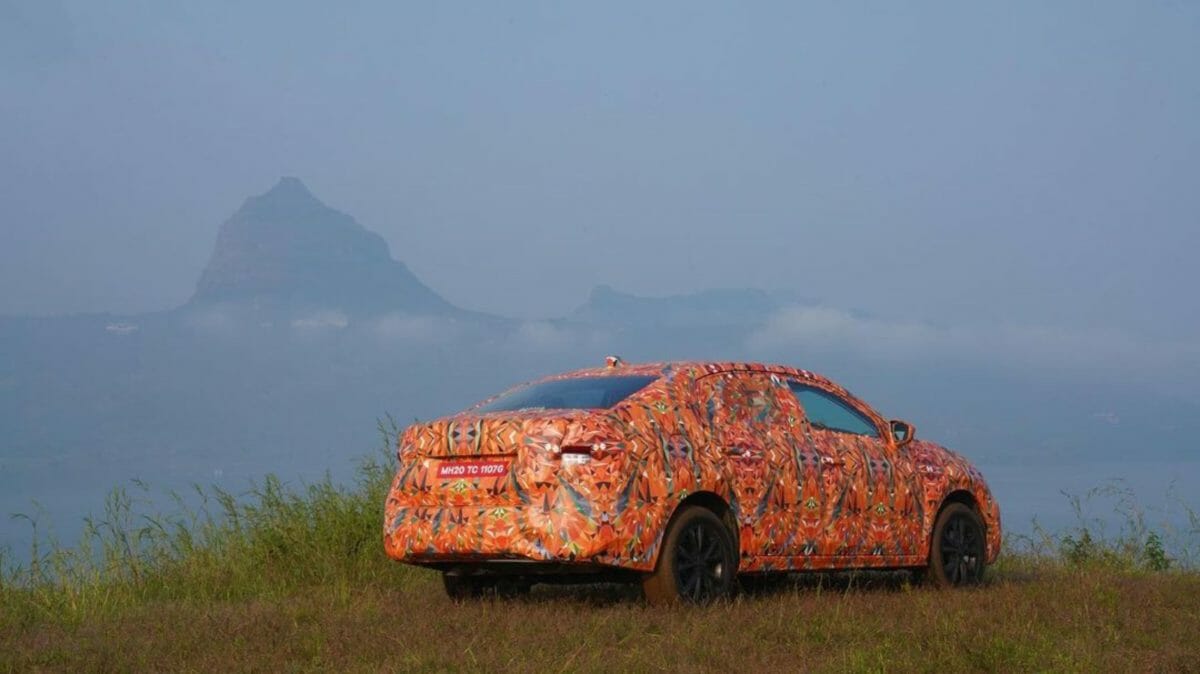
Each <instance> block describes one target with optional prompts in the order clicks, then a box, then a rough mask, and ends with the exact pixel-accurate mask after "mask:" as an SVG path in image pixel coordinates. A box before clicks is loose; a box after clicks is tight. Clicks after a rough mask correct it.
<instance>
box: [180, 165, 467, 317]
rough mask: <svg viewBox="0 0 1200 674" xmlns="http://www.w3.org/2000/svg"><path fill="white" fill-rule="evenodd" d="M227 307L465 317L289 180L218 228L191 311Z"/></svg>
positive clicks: (369, 236)
mask: <svg viewBox="0 0 1200 674" xmlns="http://www.w3.org/2000/svg"><path fill="white" fill-rule="evenodd" d="M226 303H231V304H250V305H253V306H256V307H259V308H264V309H271V310H283V311H287V312H295V313H300V312H312V311H321V310H326V311H340V312H345V313H348V314H360V315H361V314H378V313H385V312H391V311H401V312H406V313H414V314H433V315H450V314H459V313H462V311H461V310H460V309H458V308H457V307H455V306H453V305H452V304H450V303H449V302H447V301H446V300H444V299H442V297H441V296H439V295H438V294H437V293H435V292H434V291H432V290H430V289H429V287H428V286H426V285H425V284H423V283H421V281H420V280H419V279H417V277H416V276H414V275H413V273H412V272H411V271H409V269H408V267H407V266H405V265H404V263H403V262H400V261H397V260H395V259H393V258H392V256H391V252H390V251H389V250H388V245H387V242H385V241H384V240H383V237H381V236H379V235H378V234H376V233H374V232H371V231H369V230H367V229H366V228H365V227H363V226H362V225H360V224H358V222H356V221H355V220H354V218H352V217H350V216H349V215H346V214H345V213H342V212H340V211H337V210H334V209H332V208H330V207H328V206H326V205H325V204H323V203H321V201H320V200H318V199H317V198H316V197H314V196H313V195H312V193H311V192H309V190H308V188H307V187H305V186H304V183H302V182H300V180H299V179H298V178H290V177H285V178H281V179H280V180H279V182H278V183H277V184H276V185H275V186H274V187H272V188H271V189H270V190H269V191H267V192H266V193H265V194H261V195H259V196H255V197H250V198H249V199H247V200H246V202H245V204H243V205H242V207H241V208H240V209H239V210H238V211H237V212H236V213H234V214H233V216H232V217H231V218H229V220H227V221H226V222H225V224H223V225H221V229H220V232H219V233H218V235H217V243H216V247H215V248H214V249H213V253H212V257H211V258H210V259H209V262H208V266H207V267H205V269H204V271H203V272H202V273H201V275H200V280H199V282H197V284H196V292H195V294H194V295H193V296H192V298H191V300H189V302H188V306H189V307H197V306H205V305H213V304H226Z"/></svg>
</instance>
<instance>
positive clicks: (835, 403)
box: [788, 380, 890, 566]
mask: <svg viewBox="0 0 1200 674" xmlns="http://www.w3.org/2000/svg"><path fill="white" fill-rule="evenodd" d="M788 388H789V389H790V390H791V392H792V393H793V394H794V396H795V398H796V401H797V402H798V404H799V407H800V408H801V410H802V413H803V415H804V423H802V424H800V425H799V426H798V428H797V433H798V434H800V435H802V436H803V442H802V443H801V450H800V458H799V462H800V465H801V470H802V472H803V474H802V476H801V481H802V489H801V492H802V493H801V496H800V501H801V504H800V512H801V515H800V520H799V521H800V530H801V531H802V533H803V536H804V538H805V542H804V546H803V549H802V553H803V554H805V555H811V556H813V557H816V559H815V560H813V563H812V564H811V565H812V566H834V565H841V564H857V563H858V562H857V560H858V558H860V557H862V556H864V555H866V554H868V551H869V549H870V546H871V545H872V539H870V536H869V534H870V532H871V531H872V528H871V527H872V514H871V513H872V508H873V507H874V506H875V505H876V503H877V501H878V499H879V498H881V497H884V496H885V495H886V493H887V491H888V490H887V489H886V487H885V488H884V489H883V492H882V493H880V490H879V489H878V486H879V484H880V481H879V478H880V477H881V475H880V471H881V470H883V469H884V465H883V464H884V462H883V461H881V459H883V457H884V455H885V451H886V449H887V446H886V445H887V443H886V441H885V440H884V438H883V435H882V433H881V432H880V428H879V426H878V424H877V423H876V422H875V421H874V420H872V419H871V418H870V417H869V416H867V415H866V414H865V413H863V412H862V411H861V410H859V409H857V407H856V406H855V405H854V404H852V403H851V402H850V401H848V400H846V399H845V398H843V397H841V396H839V395H838V394H836V393H834V392H833V391H830V390H827V389H825V388H823V387H820V386H817V385H815V384H813V383H811V382H805V381H798V380H788ZM889 465H890V463H889ZM882 479H883V483H884V484H885V485H886V483H887V481H888V478H887V476H886V475H883V476H882Z"/></svg>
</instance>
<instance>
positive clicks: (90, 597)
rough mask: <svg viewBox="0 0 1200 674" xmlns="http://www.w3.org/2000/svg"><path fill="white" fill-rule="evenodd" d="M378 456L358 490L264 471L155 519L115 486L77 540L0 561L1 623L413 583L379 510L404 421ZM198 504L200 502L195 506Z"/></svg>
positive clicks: (139, 492)
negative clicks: (242, 487)
mask: <svg viewBox="0 0 1200 674" xmlns="http://www.w3.org/2000/svg"><path fill="white" fill-rule="evenodd" d="M379 432H380V436H381V445H382V448H381V451H380V452H379V453H378V455H377V456H373V457H369V458H366V459H364V460H362V461H361V462H360V464H359V466H358V470H357V473H356V477H355V479H354V481H353V482H352V483H351V484H338V483H335V482H334V481H333V480H332V479H331V477H330V476H329V475H328V474H326V476H325V477H324V478H323V479H322V480H320V481H318V482H316V483H313V484H307V485H302V486H299V487H289V486H287V485H285V484H284V483H283V482H281V481H280V480H279V479H278V478H277V477H274V476H269V477H267V478H265V479H264V480H262V481H261V482H259V483H257V484H255V485H254V486H253V487H252V488H251V489H250V491H249V492H248V493H247V494H243V495H240V496H239V495H235V494H233V493H231V492H228V491H225V490H222V489H219V488H215V487H214V488H209V489H204V488H201V487H198V486H197V487H194V489H195V495H194V498H193V499H192V505H189V503H188V500H187V499H185V498H183V497H182V496H180V495H178V494H172V495H171V496H172V498H173V500H174V501H175V509H174V510H175V512H174V514H171V515H166V516H164V515H158V514H150V513H147V512H144V511H145V510H147V509H149V508H152V507H153V504H152V502H151V500H150V499H149V498H148V489H147V488H146V486H145V485H144V484H141V483H137V482H135V483H134V485H133V486H134V490H133V491H130V490H129V489H125V488H118V489H114V490H113V491H112V492H111V493H110V494H109V496H108V498H107V500H106V502H105V507H104V514H103V515H102V516H100V517H96V518H88V519H87V520H85V523H84V531H83V533H82V535H81V537H80V540H79V543H78V544H77V545H76V546H74V547H64V546H61V545H59V544H57V543H56V542H54V541H44V540H39V538H38V533H37V521H36V518H34V517H27V518H26V519H28V520H29V521H30V522H31V524H32V525H33V531H34V539H33V545H32V550H31V553H30V557H29V560H28V561H27V562H25V563H23V564H14V563H12V560H0V562H3V563H4V565H3V566H2V567H0V624H3V623H10V624H11V623H14V622H15V623H28V622H30V621H38V620H45V619H51V620H54V621H64V620H65V621H74V620H81V619H85V618H87V617H88V616H90V615H94V614H97V613H104V612H108V611H113V610H117V609H120V608H122V607H126V606H129V605H132V604H138V603H145V602H151V601H157V600H184V601H197V602H205V601H222V600H234V599H242V598H247V597H272V596H280V595H285V594H289V593H294V592H296V591H299V590H301V589H303V588H304V587H307V586H321V587H323V588H329V587H335V588H341V589H342V590H343V591H344V592H347V593H349V592H351V591H352V590H353V589H355V588H362V587H366V586H372V585H376V584H380V583H386V584H387V585H388V586H390V587H396V586H403V585H404V584H406V583H409V582H412V580H413V579H414V577H416V576H417V575H418V573H419V572H416V571H415V570H413V569H411V568H409V567H405V566H402V565H398V564H394V563H391V562H390V561H389V560H388V559H387V558H386V557H385V555H384V553H383V548H382V545H381V516H382V515H381V514H382V509H383V502H384V499H385V497H386V494H387V489H388V487H389V485H390V481H391V478H392V476H393V475H394V474H395V454H394V449H393V448H394V447H395V442H394V441H395V436H396V432H397V426H396V424H395V422H394V421H393V420H392V419H390V418H388V419H387V420H385V421H381V422H380V424H379ZM196 503H198V505H195V504H196Z"/></svg>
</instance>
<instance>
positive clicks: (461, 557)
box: [384, 358, 1000, 603]
mask: <svg viewBox="0 0 1200 674" xmlns="http://www.w3.org/2000/svg"><path fill="white" fill-rule="evenodd" d="M398 450H399V468H398V470H397V473H396V477H395V481H394V483H393V484H392V487H391V491H390V493H389V495H388V498H387V504H386V508H385V511H386V512H385V521H384V545H385V548H386V550H387V553H388V554H389V555H390V556H391V557H393V558H394V559H397V560H400V561H402V562H406V563H410V564H417V565H421V566H425V567H431V568H434V569H438V570H440V571H441V572H442V574H443V580H444V583H445V587H446V591H447V592H448V593H449V594H450V595H451V596H452V597H456V598H464V597H469V596H476V595H479V594H482V593H485V592H500V593H509V592H512V593H516V592H522V591H525V590H527V589H528V588H529V586H530V585H531V584H533V583H536V582H565V581H591V580H602V579H603V580H612V579H627V580H631V581H636V582H640V583H641V584H642V587H643V588H644V591H645V594H646V597H647V599H648V600H650V601H651V602H652V603H666V602H674V601H689V602H706V601H711V600H712V599H715V598H719V597H722V596H726V595H728V594H729V593H731V592H732V591H733V590H734V589H735V587H736V584H737V582H738V580H739V578H741V579H742V580H744V581H753V580H755V579H762V578H764V577H766V576H767V575H768V574H779V573H788V572H798V571H810V570H811V571H817V570H835V569H912V570H915V571H918V572H919V573H920V574H922V575H924V576H926V577H927V578H929V579H930V580H931V581H932V582H935V583H938V584H942V585H963V584H972V583H977V582H979V581H980V579H981V578H982V575H983V572H984V567H985V565H986V564H989V563H991V562H993V561H994V560H995V559H996V556H997V554H998V553H999V550H1000V514H999V508H998V506H997V504H996V501H995V500H994V499H993V497H992V494H991V492H990V491H989V489H988V486H987V484H986V483H985V482H984V479H983V476H982V475H981V474H980V472H979V471H978V470H977V469H976V468H975V467H974V466H973V465H972V464H971V463H970V462H969V461H967V460H966V459H964V458H963V457H961V456H959V455H958V454H955V453H954V452H951V451H950V450H948V449H945V448H943V447H941V446H939V445H936V444H934V443H932V442H927V441H924V440H920V439H917V438H916V436H915V432H914V428H913V426H912V425H911V424H909V423H906V422H903V421H896V420H893V421H888V420H886V417H884V416H883V415H880V414H879V413H878V412H876V411H875V410H874V409H873V408H871V407H870V406H869V405H867V404H866V403H864V402H863V401H861V400H859V399H858V398H856V397H854V396H853V395H851V394H850V393H849V392H848V391H846V390H845V389H844V388H842V387H841V386H838V385H837V384H835V383H833V382H832V381H830V380H828V379H826V378H824V377H822V376H820V375H817V374H814V373H812V372H809V371H807V370H801V369H796V368H791V367H784V366H775V365H762V364H752V363H694V362H676V363H656V364H636V365H634V364H624V363H622V362H621V361H620V360H619V359H616V358H610V359H608V362H607V364H606V366H605V367H600V368H595V369H587V370H579V371H576V372H569V373H566V374H560V375H555V376H552V377H547V378H545V379H541V380H538V381H534V382H531V383H528V384H524V385H521V386H518V387H516V388H513V389H512V390H510V391H508V392H506V393H503V394H501V395H498V396H496V397H494V398H492V399H490V400H487V401H484V402H482V403H480V404H478V405H476V406H474V407H472V408H470V409H468V410H466V411H463V412H460V413H458V414H454V415H452V416H448V417H445V418H442V419H437V420H434V421H430V422H425V423H417V424H414V425H413V426H411V427H409V428H408V429H406V430H405V431H404V433H403V434H402V435H401V437H400V439H399V447H398Z"/></svg>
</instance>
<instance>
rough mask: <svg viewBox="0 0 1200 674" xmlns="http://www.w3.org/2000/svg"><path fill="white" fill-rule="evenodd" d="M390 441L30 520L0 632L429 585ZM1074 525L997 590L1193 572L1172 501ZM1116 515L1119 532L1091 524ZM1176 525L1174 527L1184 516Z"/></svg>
mask: <svg viewBox="0 0 1200 674" xmlns="http://www.w3.org/2000/svg"><path fill="white" fill-rule="evenodd" d="M397 432H398V428H397V426H396V424H395V422H394V420H392V419H391V418H387V419H385V420H383V421H381V422H380V423H379V433H380V441H381V448H380V451H379V452H378V453H377V454H376V455H375V456H373V457H369V458H367V459H364V460H363V461H361V462H360V464H359V466H358V470H357V473H356V478H355V479H354V480H353V481H352V482H351V483H350V484H339V483H336V482H334V481H333V480H332V479H331V478H330V477H329V475H328V474H326V476H325V477H324V479H322V480H320V481H318V482H316V483H313V484H307V485H300V486H298V487H289V486H288V485H285V484H284V483H283V482H281V481H280V480H279V479H278V478H276V477H267V478H265V479H264V480H262V481H261V482H259V483H257V484H255V485H254V486H253V487H252V488H251V489H250V491H249V492H248V493H246V494H241V495H235V494H233V493H231V492H228V491H225V490H222V489H219V488H215V487H214V488H209V489H204V488H200V487H195V494H194V495H191V498H190V499H187V498H183V497H182V496H180V495H172V496H173V498H174V501H175V510H174V514H171V515H158V514H153V513H152V512H147V511H153V508H154V505H153V502H152V500H151V499H150V498H149V496H148V490H147V488H146V486H145V485H144V484H141V483H136V482H135V483H133V490H132V491H131V490H129V489H124V488H119V489H115V490H113V491H112V492H111V493H110V494H109V497H108V499H107V501H106V503H105V508H104V514H103V515H102V516H100V517H96V518H90V519H88V520H86V522H85V528H84V532H83V534H82V536H81V537H80V540H79V543H78V544H77V545H75V546H74V547H65V546H62V545H59V544H57V543H56V542H54V541H45V540H40V539H39V537H38V535H37V533H38V528H37V518H36V517H27V518H26V519H28V520H29V522H30V524H31V525H32V528H33V531H34V540H33V546H32V550H31V554H30V557H29V558H28V561H25V562H23V563H21V564H15V563H12V562H13V561H14V560H6V559H3V558H0V628H2V627H4V626H6V625H10V626H11V625H30V624H34V623H38V622H47V621H48V622H55V623H64V622H65V623H72V622H79V621H84V620H86V619H88V618H89V617H93V616H97V615H102V614H106V613H112V612H116V611H120V610H121V609H124V608H128V607H130V606H136V605H142V604H147V603H150V602H156V601H161V602H184V603H187V602H195V603H203V602H221V601H234V600H240V599H248V598H263V599H271V598H279V597H285V596H294V595H296V594H297V593H300V592H303V591H304V590H305V588H320V589H321V591H322V593H325V594H328V593H330V592H331V591H332V592H333V593H335V594H338V593H340V594H341V595H344V596H347V597H349V596H350V595H352V594H354V593H356V592H360V591H363V590H371V589H382V588H386V589H387V590H388V591H395V590H397V589H404V588H406V587H410V586H413V585H414V584H424V583H427V582H428V581H429V579H430V578H431V574H428V573H425V572H422V571H420V570H417V569H413V568H412V567H407V566H404V565H400V564H395V563H393V562H391V561H390V560H388V559H387V558H386V556H385V555H384V553H383V546H382V544H381V516H382V508H383V503H384V499H385V497H386V494H387V489H388V487H389V485H390V482H391V479H392V476H393V475H394V473H395V467H396V466H395V454H394V447H395V440H396V434H397ZM1067 498H1068V499H1069V500H1070V502H1071V504H1072V507H1073V508H1074V510H1075V513H1076V519H1077V524H1076V525H1075V526H1073V527H1071V528H1069V529H1068V530H1066V531H1062V532H1049V531H1046V530H1044V529H1042V528H1041V527H1040V526H1038V525H1037V524H1036V522H1035V525H1034V533H1033V535H1028V536H1009V537H1008V538H1007V539H1006V541H1005V548H1006V549H1005V553H1004V554H1003V555H1002V556H1001V564H1000V565H998V566H997V567H996V570H995V572H994V573H993V577H996V576H997V575H999V576H1000V577H1003V576H1004V574H1010V573H1028V572H1031V571H1032V572H1039V571H1047V570H1061V569H1089V568H1094V567H1104V568H1105V569H1106V570H1109V571H1119V572H1136V573H1144V572H1164V571H1169V570H1179V569H1182V570H1192V569H1195V568H1196V564H1197V562H1198V561H1200V517H1198V516H1197V514H1196V512H1195V511H1194V510H1192V509H1190V508H1188V507H1187V506H1186V505H1185V504H1183V503H1182V501H1180V500H1178V499H1176V500H1175V502H1176V503H1178V508H1179V511H1178V512H1176V513H1175V515H1176V518H1175V519H1176V521H1182V522H1183V524H1182V526H1178V527H1174V528H1172V527H1170V526H1160V527H1159V528H1157V529H1156V528H1153V527H1151V526H1150V525H1149V524H1148V518H1147V516H1146V513H1145V512H1144V511H1143V510H1142V509H1141V508H1140V507H1139V506H1138V504H1137V501H1136V500H1135V499H1134V498H1133V494H1132V492H1130V491H1128V490H1127V489H1123V488H1121V487H1120V486H1119V485H1107V486H1105V487H1100V488H1098V489H1094V490H1092V491H1090V492H1088V493H1087V494H1084V495H1083V496H1072V495H1067ZM1097 504H1099V505H1100V507H1104V508H1110V509H1111V511H1115V513H1116V514H1117V515H1118V518H1117V520H1118V521H1119V522H1120V524H1119V526H1118V528H1117V529H1116V530H1108V529H1106V528H1105V523H1106V522H1110V521H1112V518H1111V517H1094V516H1092V515H1091V512H1093V511H1094V509H1095V507H1096V506H1097ZM1181 514H1182V517H1179V515H1181Z"/></svg>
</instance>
